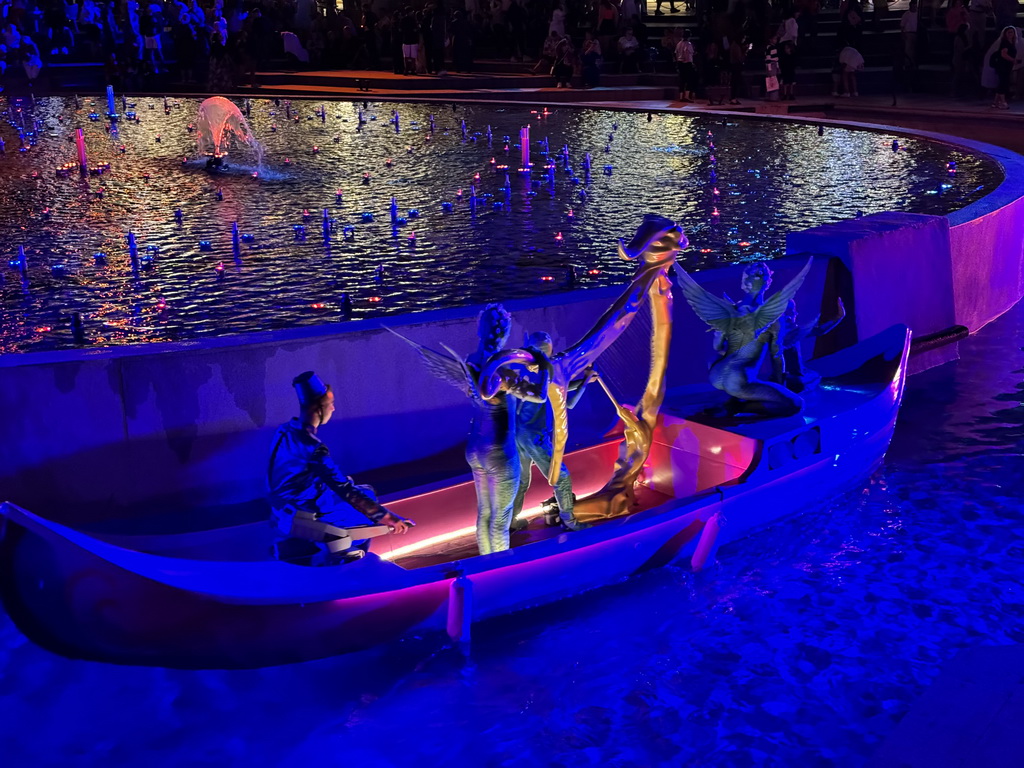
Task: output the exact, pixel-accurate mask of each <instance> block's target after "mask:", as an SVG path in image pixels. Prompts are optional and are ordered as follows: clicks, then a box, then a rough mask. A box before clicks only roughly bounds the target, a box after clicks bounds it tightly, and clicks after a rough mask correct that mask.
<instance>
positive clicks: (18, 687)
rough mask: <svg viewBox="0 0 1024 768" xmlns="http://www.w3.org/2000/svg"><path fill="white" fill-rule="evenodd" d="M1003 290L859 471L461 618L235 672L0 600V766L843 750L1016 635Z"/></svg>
mask: <svg viewBox="0 0 1024 768" xmlns="http://www.w3.org/2000/svg"><path fill="white" fill-rule="evenodd" d="M1022 337H1024V305H1021V306H1018V307H1016V308H1015V309H1014V310H1012V311H1011V312H1010V313H1008V314H1007V315H1006V316H1004V317H1003V318H1001V319H1000V320H998V321H997V322H995V323H994V324H992V325H990V326H989V327H987V328H985V329H984V330H982V331H981V332H980V333H979V334H978V335H977V336H975V337H973V338H971V339H969V340H967V341H965V342H962V343H961V360H960V361H959V362H956V363H953V364H948V365H946V366H944V367H942V368H940V369H936V370H933V371H931V372H928V373H925V374H922V375H919V376H916V377H914V378H912V379H911V380H910V382H909V384H908V388H907V395H906V398H905V401H904V405H903V411H902V414H901V416H900V422H899V426H898V428H897V431H896V438H895V441H894V443H893V446H892V450H891V451H890V455H889V458H888V460H887V462H886V464H885V467H884V468H883V470H882V471H880V472H879V473H878V474H877V475H876V476H875V477H874V478H873V479H872V481H871V482H870V484H868V485H866V486H865V487H864V489H862V490H860V491H858V492H855V493H851V494H849V495H848V496H846V497H845V498H842V499H839V500H837V501H834V502H833V503H831V504H829V505H827V506H825V507H818V508H816V509H812V510H810V511H808V512H806V513H805V514H803V515H800V516H798V517H794V518H791V519H789V520H787V521H784V522H782V523H780V524H778V525H776V526H774V527H773V528H772V529H770V530H769V531H767V532H764V533H761V534H758V535H756V536H753V537H750V538H747V539H745V540H743V541H740V542H737V543H735V544H733V545H731V546H729V547H726V548H724V549H723V550H722V551H721V552H720V553H719V559H720V564H719V565H718V566H717V567H715V568H713V569H711V570H709V571H708V572H705V573H703V574H701V575H699V576H696V577H695V576H693V575H692V574H689V573H687V572H685V571H683V570H679V569H662V570H659V571H655V572H652V573H649V574H646V575H644V576H643V577H640V578H635V579H632V580H630V581H628V582H626V583H624V584H619V585H616V586H614V587H611V588H608V589H605V590H602V591H599V592H595V593H591V594H588V595H584V596H581V597H579V598H576V599H573V600H569V601H565V602H563V603H561V604H558V605H556V606H553V607H549V608H547V609H543V610H538V611H534V612H531V613H528V614H525V615H520V616H515V617H512V618H509V619H506V620H501V621H496V622H490V623H487V624H484V625H482V626H479V627H478V628H477V631H476V646H475V651H474V657H473V658H474V662H475V663H474V665H473V666H471V667H467V666H461V665H460V664H459V663H458V662H457V659H456V657H455V655H454V654H453V653H451V652H444V651H439V650H438V646H437V645H436V644H434V643H433V641H431V640H428V639H421V640H418V641H411V642H407V643H402V644H398V645H395V646H392V647H389V648H384V649H381V650H378V651H374V652H369V653H365V654H362V655H359V656H349V657H340V658H335V659H329V660H325V661H320V662H315V663H309V664H302V665H296V666H291V667H282V668H275V669H266V670H257V671H242V672H181V671H167V670H160V669H141V668H119V667H114V666H106V665H102V664H92V663H79V662H71V661H67V660H64V659H62V658H58V657H55V656H52V655H50V654H48V653H45V652H43V651H41V650H39V649H37V648H35V647H34V646H32V645H31V644H30V643H28V642H27V641H26V640H25V639H24V638H23V637H22V636H21V635H20V634H19V633H18V631H17V630H16V629H14V627H13V626H12V625H11V624H10V622H9V621H8V620H7V619H6V618H3V619H2V620H0V744H3V754H4V764H5V765H9V766H36V765H58V764H59V765H62V766H67V765H74V766H92V765H95V766H134V765H143V764H145V765H148V766H175V767H177V766H183V765H188V766H207V765H209V766H224V765H231V766H234V765H273V766H308V765H314V764H320V765H322V764H325V761H326V764H329V765H334V764H339V765H340V764H345V765H350V764H354V763H357V764H360V765H362V766H367V767H371V766H372V767H373V768H378V767H379V766H390V765H393V766H402V767H403V768H405V767H406V766H420V765H423V766H430V767H431V768H435V767H437V766H449V765H459V766H521V765H538V766H565V767H569V766H591V765H593V766H607V767H610V768H641V767H644V768H646V767H647V766H659V765H664V766H673V767H676V766H702V767H706V766H785V767H786V768H792V767H793V766H800V767H801V768H804V767H808V768H811V767H817V766H823V767H824V766H860V765H862V764H863V762H864V759H865V758H866V757H867V756H869V755H870V754H871V753H872V752H873V751H874V750H875V749H876V747H877V745H878V744H879V743H880V741H881V740H883V739H884V738H885V737H886V736H887V735H888V734H889V733H890V732H891V731H892V730H893V727H894V725H895V723H896V722H897V721H898V720H899V719H900V717H901V716H902V715H903V714H904V713H906V712H907V710H908V708H909V707H910V706H911V705H912V704H913V702H914V701H915V699H917V697H918V696H919V695H920V694H921V692H922V690H923V689H924V688H925V687H926V686H928V684H929V683H930V682H931V681H932V680H933V679H934V677H935V676H936V674H937V673H938V671H939V668H940V667H941V666H942V664H944V663H945V662H946V661H947V660H949V659H950V658H952V657H953V656H954V655H955V653H956V652H957V651H958V650H959V649H961V648H966V647H972V646H977V645H991V644H1005V643H1022V642H1024V588H1022V587H1021V584H1020V573H1021V566H1022V564H1024V545H1022V543H1021V542H1022V541H1024V512H1022V510H1021V502H1020V498H1021V497H1022V496H1024V479H1022V477H1024V472H1022V470H1024V461H1022V457H1021V438H1022V436H1024V407H1022V406H1021V401H1020V393H1021V389H1022V388H1024V384H1022V381H1024V354H1022V353H1021V350H1020V341H1019V340H1020V339H1021V338H1022Z"/></svg>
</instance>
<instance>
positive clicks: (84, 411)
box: [0, 99, 1024, 520]
mask: <svg viewBox="0 0 1024 768" xmlns="http://www.w3.org/2000/svg"><path fill="white" fill-rule="evenodd" d="M375 101H381V100H380V99H375ZM561 106H563V107H564V105H561ZM619 109H620V110H628V111H637V110H636V109H635V108H630V107H629V106H627V105H624V106H622V107H620V108H619ZM642 111H653V110H647V109H643V110H642ZM660 111H669V110H660ZM722 114H723V115H725V116H727V117H728V118H730V119H731V118H732V117H733V116H736V117H737V118H739V119H742V118H746V119H751V118H759V119H773V120H780V119H783V120H788V121H791V122H801V123H806V124H820V123H824V124H826V125H828V124H833V125H843V126H847V125H850V126H853V127H864V128H865V129H867V130H874V131H879V132H885V133H887V134H889V135H907V136H922V137H924V138H929V139H932V140H938V141H942V142H944V143H946V144H949V145H951V146H957V147H964V148H968V149H972V150H974V151H984V152H985V153H986V154H990V155H991V156H992V157H993V158H994V159H996V161H997V162H999V163H1000V164H1001V166H1002V167H1003V168H1004V174H1005V179H1004V182H1003V183H1002V184H1000V186H999V187H997V189H996V190H995V191H994V192H993V193H990V195H988V196H986V197H985V198H984V199H982V200H980V201H978V202H977V203H974V204H971V205H970V206H966V207H965V208H964V209H961V210H960V211H958V212H955V215H947V216H946V217H941V216H923V215H916V214H906V215H905V216H907V217H914V216H920V218H921V219H928V220H943V219H944V220H945V222H948V235H947V238H948V246H947V247H946V253H945V256H944V258H945V259H947V260H948V268H947V266H946V265H941V269H939V270H938V271H939V272H944V277H943V278H942V279H943V281H944V285H945V290H946V291H947V294H948V293H949V292H950V291H951V292H952V298H948V299H946V300H945V305H944V306H943V308H942V312H943V316H945V315H948V314H949V312H951V311H954V309H953V308H955V314H956V321H957V322H959V323H960V324H962V325H965V326H967V327H968V328H970V329H971V330H972V331H974V330H977V329H978V328H979V327H981V326H982V325H984V324H985V323H987V322H989V321H990V320H992V319H994V318H995V317H997V316H998V315H999V314H1001V313H1002V312H1004V311H1006V310H1007V309H1008V308H1009V307H1011V306H1012V305H1013V304H1014V303H1016V301H1017V300H1019V298H1020V297H1021V295H1022V294H1024V276H1022V267H1021V261H1022V259H1021V255H1022V249H1024V183H1019V182H1018V181H1017V179H1024V174H1022V173H1021V171H1024V157H1021V156H1020V155H1017V154H1016V153H1013V152H1011V151H1009V150H1003V149H1001V148H999V147H994V146H992V145H988V144H984V143H982V142H971V141H969V140H960V139H958V138H957V137H952V136H947V135H945V134H930V133H928V132H923V131H916V130H912V129H900V128H894V127H890V126H882V125H877V124H857V123H848V122H840V121H829V120H818V119H812V118H794V117H788V116H773V115H747V114H742V115H738V114H737V113H722ZM884 215H885V214H879V216H884ZM945 222H944V225H945ZM932 224H933V225H934V224H935V222H934V221H932ZM803 260H805V257H804V258H800V257H797V256H792V255H791V256H788V257H783V258H781V259H777V260H776V261H775V262H773V268H776V264H777V270H776V271H777V273H778V274H777V276H776V279H777V280H778V281H779V282H778V284H780V285H781V284H784V283H785V282H786V280H787V279H788V277H789V276H790V275H792V274H793V273H795V271H796V270H797V269H798V266H799V264H800V263H802V262H803ZM835 262H836V259H835V258H834V257H833V258H818V259H816V262H815V266H814V269H813V270H812V273H811V275H810V276H809V277H808V280H807V282H806V283H805V287H804V289H803V291H804V296H803V298H801V303H802V306H805V304H804V302H806V306H809V308H810V307H811V306H813V304H814V298H813V297H818V300H819V303H820V304H821V308H822V312H823V316H826V315H827V314H828V313H829V312H831V311H832V307H833V305H831V304H828V303H827V302H826V296H830V295H832V294H828V293H827V292H826V286H827V285H828V283H829V281H830V280H833V279H834V275H833V274H832V273H833V270H834V266H833V265H834V264H835ZM737 272H738V269H737V268H736V267H735V266H730V267H722V268H717V269H710V270H705V271H703V272H701V273H699V278H700V281H701V282H702V283H704V284H706V285H707V286H708V287H709V289H712V290H717V291H721V290H731V289H733V288H734V287H735V284H736V282H737ZM919 274H920V278H919V279H917V280H915V282H914V283H913V284H914V285H915V286H917V288H918V290H919V292H921V293H924V294H927V295H930V294H928V292H929V290H930V288H931V287H932V284H931V283H929V281H930V280H935V279H936V278H935V276H933V275H931V274H929V273H928V272H927V271H925V272H923V273H919ZM990 275H994V276H996V279H995V280H994V281H991V280H990V279H989V276H990ZM867 287H868V288H870V286H867ZM620 290H621V287H606V288H593V289H587V290H576V291H571V292H566V293H558V294H549V295H546V296H535V297H530V298H524V299H517V300H511V301H508V302H506V305H507V307H508V308H509V309H510V310H512V312H513V313H514V318H515V320H516V330H515V332H516V333H519V332H520V331H521V330H539V329H545V330H550V331H551V332H552V335H553V336H554V337H555V339H554V340H555V344H556V347H564V346H565V345H566V344H568V343H572V342H573V341H575V340H576V339H577V338H579V337H580V336H581V335H582V334H583V333H585V332H586V331H587V330H588V328H589V325H590V323H592V322H593V319H594V318H595V317H596V316H597V315H599V314H600V312H601V311H603V310H604V308H605V307H606V306H607V305H608V303H610V301H611V299H612V297H614V296H616V295H617V294H618V293H619V291H620ZM832 300H833V301H834V298H833V299H832ZM676 305H677V307H676V313H675V324H676V329H675V330H676V334H675V336H676V340H675V343H674V345H673V360H674V365H673V369H674V371H673V372H672V376H673V377H674V379H675V380H674V381H672V382H671V383H672V384H673V385H678V384H680V383H685V381H689V380H691V379H692V380H697V379H698V378H700V377H701V376H706V362H707V361H706V360H705V358H706V357H707V355H706V354H705V352H707V350H704V347H705V346H707V347H709V345H708V344H706V343H705V342H706V340H707V339H706V335H705V334H704V333H703V330H704V329H703V327H702V326H700V325H699V323H697V322H695V321H694V318H693V313H692V312H690V311H689V308H688V307H687V306H686V304H685V302H683V301H678V302H676ZM479 309H480V305H472V306H462V307H456V308H450V309H435V310H425V311H422V312H418V313H411V314H396V315H387V316H384V317H381V318H368V319H358V320H351V321H345V322H340V323H331V324H325V325H316V326H304V327H300V328H291V329H284V330H275V331H265V332H258V333H250V334H236V335H231V336H224V337H217V338H208V339H199V340H194V341H186V342H159V343H153V344H145V345H126V346H119V347H106V348H100V349H71V350H58V351H51V352H34V353H21V354H10V355H0V370H2V371H3V376H4V380H5V386H4V387H2V388H0V411H2V412H4V413H5V414H7V415H8V418H6V419H5V424H4V426H3V427H2V429H0V488H3V489H4V496H5V497H6V498H9V499H10V500H12V501H14V502H16V503H19V504H21V505H22V506H25V507H27V508H29V509H34V510H35V511H40V512H44V513H47V514H51V515H56V517H57V519H65V520H67V519H69V517H70V518H71V519H73V518H74V517H75V515H76V514H77V513H78V510H79V509H83V508H85V507H88V506H90V505H91V506H92V507H93V509H96V508H102V509H103V510H105V514H108V515H116V514H117V510H119V509H124V508H128V507H132V506H137V505H139V504H140V503H143V502H145V501H147V500H149V499H153V498H161V499H164V500H168V499H170V500H172V501H173V500H175V499H188V500H190V501H191V502H193V503H195V504H200V505H215V504H225V503H234V502H237V501H239V500H247V499H252V498H254V497H256V496H259V495H261V494H262V492H263V482H264V481H263V478H262V477H261V469H265V461H266V452H267V446H268V444H269V442H270V435H271V433H272V432H273V429H274V428H275V427H276V426H277V425H278V424H280V423H282V422H284V421H286V420H287V419H288V418H290V417H291V416H292V415H293V413H292V412H293V410H294V402H293V400H294V396H293V394H292V392H291V388H290V387H289V386H288V382H290V381H291V378H292V377H293V376H294V375H295V374H296V373H298V372H299V371H302V370H307V369H314V370H317V371H318V372H319V373H321V375H322V376H323V377H324V378H325V380H327V381H330V382H331V383H333V384H334V385H335V390H336V392H338V393H339V394H340V396H339V412H338V417H339V418H337V419H336V422H335V423H332V425H330V426H328V427H327V428H326V430H327V433H328V434H326V435H325V439H326V440H327V442H328V444H330V445H331V447H332V449H333V451H334V453H335V455H336V457H337V459H338V461H339V463H340V464H341V466H343V467H344V468H345V471H346V472H352V473H355V474H357V475H358V476H360V477H361V478H362V477H363V476H364V475H363V473H373V472H378V473H380V472H387V471H389V470H390V469H391V468H394V471H396V472H397V471H411V470H419V469H420V468H426V467H435V466H437V465H438V462H440V463H441V464H444V461H450V460H451V458H452V456H456V460H457V449H458V446H459V445H461V443H462V442H463V440H464V438H465V433H466V425H467V421H468V415H467V414H466V413H465V402H464V398H463V397H462V396H461V395H460V394H458V393H457V392H455V390H454V389H451V388H449V387H448V386H447V385H445V384H444V383H442V382H440V381H437V380H434V379H432V378H431V377H429V375H427V374H426V373H425V372H424V371H423V370H422V367H421V364H420V362H419V360H418V358H417V357H416V355H415V354H413V353H412V351H411V350H410V349H409V348H408V347H407V346H406V345H404V344H402V342H401V341H399V340H397V339H395V338H394V337H392V336H391V335H390V334H387V333H385V332H384V331H383V328H384V326H392V327H396V328H403V332H404V333H405V334H406V335H408V336H410V337H411V338H414V339H415V340H416V341H418V342H420V343H424V344H427V345H429V346H432V347H435V348H440V344H441V343H445V344H448V345H450V346H452V347H453V348H455V349H465V348H471V347H472V346H475V339H476V336H475V325H476V322H475V320H476V314H477V312H478V311H479ZM808 314H810V311H808ZM850 324H851V323H848V325H850ZM946 325H948V323H947V324H946ZM946 325H943V326H942V328H945V327H946ZM942 328H939V327H935V328H931V327H929V328H921V329H918V330H920V331H921V332H924V333H927V332H930V331H936V330H942ZM693 340H696V341H697V342H698V344H700V345H701V346H700V347H699V348H698V349H697V350H696V351H695V349H694V345H693V344H692V343H691V342H692V341H693ZM695 377H696V378H695ZM594 400H596V399H594ZM40 401H45V402H48V403H50V404H51V407H50V408H48V409H46V410H45V412H44V413H40V412H39V410H38V409H30V408H28V407H27V404H30V403H33V402H40ZM606 410H608V409H604V410H602V407H601V406H600V405H599V404H596V403H594V402H589V401H588V400H587V399H586V398H585V399H584V402H583V403H581V407H580V408H579V409H577V411H574V418H575V419H578V421H579V423H580V424H581V425H589V427H588V428H592V429H595V430H596V429H597V427H598V426H600V425H603V426H605V427H607V422H608V419H609V418H610V417H611V416H613V414H610V413H609V412H605V411H606ZM585 431H586V430H585V429H583V428H581V429H579V430H577V433H576V434H577V435H579V434H581V433H585Z"/></svg>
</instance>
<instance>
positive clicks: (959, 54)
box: [951, 23, 975, 99]
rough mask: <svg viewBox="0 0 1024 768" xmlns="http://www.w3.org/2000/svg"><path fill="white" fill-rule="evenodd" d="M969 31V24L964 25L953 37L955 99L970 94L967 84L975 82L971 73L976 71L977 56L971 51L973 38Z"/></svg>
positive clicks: (953, 85) (953, 88) (953, 90)
mask: <svg viewBox="0 0 1024 768" xmlns="http://www.w3.org/2000/svg"><path fill="white" fill-rule="evenodd" d="M968 31H969V30H968V27H967V24H966V23H964V24H961V25H960V27H959V29H957V31H956V34H955V35H953V60H952V66H951V70H952V75H953V77H952V83H951V95H952V96H953V98H954V99H955V98H960V97H962V96H965V95H966V94H967V92H968V91H967V83H970V82H974V78H973V77H971V72H972V70H973V69H974V67H973V63H974V59H975V56H974V55H973V52H972V51H971V36H970V35H969V34H968Z"/></svg>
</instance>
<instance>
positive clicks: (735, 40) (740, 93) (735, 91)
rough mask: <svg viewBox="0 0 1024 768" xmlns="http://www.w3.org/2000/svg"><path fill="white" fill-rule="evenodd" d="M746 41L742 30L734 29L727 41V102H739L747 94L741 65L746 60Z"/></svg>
mask: <svg viewBox="0 0 1024 768" xmlns="http://www.w3.org/2000/svg"><path fill="white" fill-rule="evenodd" d="M747 50H748V47H747V42H746V38H744V37H743V32H742V31H739V30H736V31H735V32H734V33H733V37H732V38H731V39H730V41H729V103H730V104H739V103H740V98H741V97H745V96H746V95H747V92H746V91H747V89H746V83H745V82H744V80H743V66H744V65H745V64H746V62H747Z"/></svg>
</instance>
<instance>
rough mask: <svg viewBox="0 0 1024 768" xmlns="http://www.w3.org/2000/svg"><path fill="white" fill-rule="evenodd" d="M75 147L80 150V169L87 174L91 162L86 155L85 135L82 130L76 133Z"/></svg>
mask: <svg viewBox="0 0 1024 768" xmlns="http://www.w3.org/2000/svg"><path fill="white" fill-rule="evenodd" d="M75 146H76V147H77V148H78V167H79V168H80V169H81V171H82V173H85V172H86V171H88V170H89V160H88V158H87V157H86V154H85V134H84V133H83V132H82V129H81V128H79V129H77V130H76V131H75Z"/></svg>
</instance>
